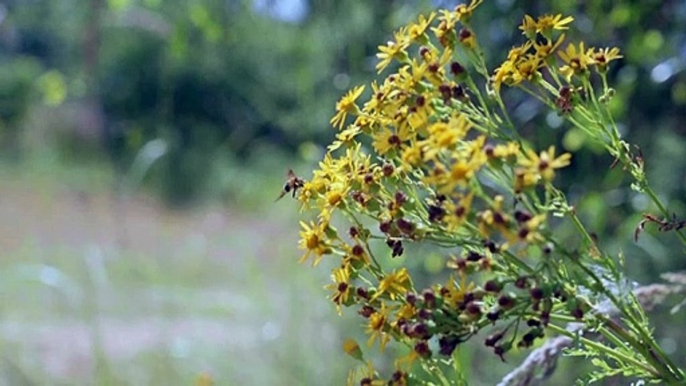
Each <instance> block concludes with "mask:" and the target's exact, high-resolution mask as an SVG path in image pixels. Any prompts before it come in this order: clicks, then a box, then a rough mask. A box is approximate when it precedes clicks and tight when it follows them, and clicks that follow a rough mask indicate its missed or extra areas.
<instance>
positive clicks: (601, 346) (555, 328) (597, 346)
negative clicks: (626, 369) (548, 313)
mask: <svg viewBox="0 0 686 386" xmlns="http://www.w3.org/2000/svg"><path fill="white" fill-rule="evenodd" d="M547 328H549V329H551V330H553V331H555V332H557V333H558V334H561V335H565V336H567V337H569V338H571V339H576V340H578V341H579V342H581V343H582V344H583V345H584V346H587V347H590V348H593V349H595V350H598V351H600V352H601V353H603V354H605V355H607V356H609V357H613V358H615V359H617V360H618V361H620V362H624V363H631V364H633V365H634V366H636V367H639V368H641V369H643V370H644V371H645V372H647V373H649V374H651V375H652V376H653V377H655V378H658V379H664V376H663V375H662V374H660V373H659V372H658V371H657V370H655V369H654V368H652V367H650V366H648V365H647V364H645V363H643V362H641V361H638V360H636V359H635V358H631V357H628V356H626V355H624V354H623V353H621V352H619V351H617V350H614V349H612V348H611V347H607V346H605V345H604V344H601V343H598V342H595V341H593V340H590V339H588V338H584V337H582V336H577V334H575V333H573V332H569V331H567V330H565V329H564V328H562V327H560V326H556V325H554V324H552V323H550V324H548V327H547Z"/></svg>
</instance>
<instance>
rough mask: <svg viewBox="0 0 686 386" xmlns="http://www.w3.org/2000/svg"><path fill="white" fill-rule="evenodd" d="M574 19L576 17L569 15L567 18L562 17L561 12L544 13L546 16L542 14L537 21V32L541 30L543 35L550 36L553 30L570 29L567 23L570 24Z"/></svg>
mask: <svg viewBox="0 0 686 386" xmlns="http://www.w3.org/2000/svg"><path fill="white" fill-rule="evenodd" d="M573 21H574V18H573V17H572V16H567V17H565V18H562V15H561V14H557V15H555V16H553V15H544V16H540V17H539V18H538V22H537V23H536V28H537V32H539V33H540V34H541V35H543V36H545V37H548V38H549V37H550V33H551V32H552V31H553V30H566V29H569V27H568V26H567V24H569V23H571V22H573Z"/></svg>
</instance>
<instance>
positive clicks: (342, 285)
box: [324, 264, 352, 315]
mask: <svg viewBox="0 0 686 386" xmlns="http://www.w3.org/2000/svg"><path fill="white" fill-rule="evenodd" d="M331 279H332V280H333V284H328V285H326V286H325V287H324V288H325V289H327V290H330V291H333V294H332V295H331V301H333V302H334V304H336V311H337V312H338V315H340V314H341V305H342V304H346V303H347V302H348V299H349V298H350V292H351V291H352V287H351V286H350V265H348V264H344V265H343V266H341V267H339V268H336V269H334V270H333V273H332V274H331Z"/></svg>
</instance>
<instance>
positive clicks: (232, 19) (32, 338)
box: [0, 0, 686, 385]
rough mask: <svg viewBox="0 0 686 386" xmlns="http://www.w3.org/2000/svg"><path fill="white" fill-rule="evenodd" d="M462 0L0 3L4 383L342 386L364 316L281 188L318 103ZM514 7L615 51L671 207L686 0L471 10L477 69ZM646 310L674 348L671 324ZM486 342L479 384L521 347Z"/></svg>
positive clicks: (466, 354) (605, 173)
mask: <svg viewBox="0 0 686 386" xmlns="http://www.w3.org/2000/svg"><path fill="white" fill-rule="evenodd" d="M455 4H456V2H453V1H433V2H432V1H419V0H416V1H410V0H408V1H393V0H388V1H373V2H368V1H362V0H341V1H333V0H320V1H307V0H253V1H250V0H59V1H57V0H5V1H0V181H1V182H0V355H1V358H0V384H6V385H33V384H36V385H43V384H70V385H71V384H73V385H77V384H78V385H84V384H98V385H100V384H132V385H149V384H179V385H183V384H185V385H191V384H193V383H194V382H195V381H196V380H197V379H198V377H200V378H202V377H203V374H204V375H205V376H209V377H211V378H212V379H214V381H215V382H216V384H218V385H234V384H235V385H239V384H240V385H265V384H279V385H305V384H307V385H330V384H331V385H332V384H341V383H343V382H344V380H345V376H346V373H347V369H348V368H349V367H351V366H353V365H354V362H353V360H352V359H350V358H348V357H345V356H344V354H343V353H342V350H341V342H342V340H343V338H344V337H347V336H358V337H359V336H360V335H359V332H360V331H361V328H359V325H360V323H361V322H362V321H361V320H360V318H359V317H356V316H355V312H354V310H347V311H348V312H347V313H344V317H341V318H339V317H338V316H337V315H336V312H335V309H334V307H333V306H332V305H330V304H329V303H328V302H327V301H326V299H325V298H324V296H325V294H324V292H323V291H322V289H321V287H322V286H323V285H324V284H326V283H327V281H328V274H329V272H328V270H327V268H330V267H327V266H326V264H323V266H320V267H319V268H317V269H316V270H313V269H310V268H309V267H305V266H299V265H298V264H297V262H296V261H297V258H298V256H299V252H298V251H297V237H298V236H297V222H298V217H299V214H298V207H297V206H298V205H297V204H296V203H294V202H292V201H291V202H289V201H288V200H286V199H284V200H281V201H279V202H278V203H274V199H275V198H276V196H277V195H278V193H279V191H280V189H281V186H282V184H283V181H284V179H285V173H286V171H287V170H288V168H289V167H290V168H293V170H295V171H296V173H298V174H300V175H303V176H304V177H305V178H307V177H308V171H309V170H311V169H312V168H313V166H314V165H316V162H317V161H318V160H319V159H320V158H321V157H322V154H323V151H324V148H325V146H326V145H327V143H328V141H330V140H331V139H332V138H333V134H334V131H333V130H332V129H331V128H330V127H329V126H328V120H329V117H330V116H331V115H332V113H333V107H334V103H335V101H336V100H337V99H338V97H339V96H340V95H342V94H343V93H344V92H345V91H346V90H347V89H348V88H349V87H351V86H353V85H356V84H360V83H363V82H367V81H369V80H370V79H373V78H374V76H375V71H374V64H375V57H374V54H375V51H376V47H377V45H379V44H383V43H384V42H385V41H387V40H388V39H389V38H390V36H391V32H392V31H393V30H394V29H395V28H397V27H399V26H400V25H402V24H403V23H405V22H407V21H409V20H412V19H415V18H416V15H417V14H418V13H419V12H426V11H429V10H431V9H434V8H436V7H453V6H455ZM525 13H528V14H532V15H539V14H543V13H565V14H572V15H574V16H575V18H576V22H575V23H574V27H573V29H572V30H571V31H569V33H568V39H569V38H573V37H574V38H580V39H584V40H585V41H587V42H588V44H590V45H598V46H613V45H616V46H619V47H620V48H621V49H622V52H623V54H624V56H625V58H624V59H623V60H621V61H620V62H619V63H617V64H616V65H614V66H613V67H612V70H611V77H612V81H613V84H614V85H615V88H616V89H617V91H618V93H617V97H616V98H615V100H614V101H613V105H612V108H613V110H614V111H615V113H616V117H617V120H618V121H619V122H621V129H622V131H623V133H624V134H625V135H626V137H627V138H628V140H629V141H630V142H632V143H636V144H638V145H639V146H640V148H641V149H642V151H643V154H644V156H645V158H646V162H647V169H648V172H649V178H650V179H651V180H652V182H653V184H654V186H655V188H656V190H657V191H658V192H659V194H660V195H661V197H662V198H663V200H664V202H667V203H668V206H669V208H670V211H673V212H674V213H675V214H676V215H677V216H679V217H681V218H683V217H686V207H685V206H684V202H686V201H685V200H684V198H685V187H686V162H684V161H685V158H684V154H686V142H685V141H684V135H686V123H684V122H686V2H684V1H681V0H673V1H657V0H649V1H638V0H636V1H622V2H610V1H599V0H587V1H582V2H578V3H577V2H550V3H549V4H545V2H537V1H515V0H497V1H486V2H485V4H483V5H482V6H481V7H480V9H479V12H478V13H477V15H476V17H475V21H474V24H475V27H476V31H477V33H478V35H479V39H480V42H481V44H482V45H483V46H484V48H485V49H486V51H487V53H488V58H489V63H490V64H491V66H492V67H494V66H496V65H497V63H498V61H499V60H502V59H504V57H505V56H506V54H507V50H508V49H509V48H510V47H511V46H512V45H513V44H517V42H518V41H520V40H519V39H520V34H519V31H518V30H517V25H518V24H519V23H520V22H521V20H522V18H523V15H524V14H525ZM507 102H508V105H509V107H511V111H513V116H514V118H515V120H516V122H517V124H518V126H519V127H521V130H522V132H523V133H524V135H525V136H526V137H527V138H529V139H530V140H531V141H532V143H533V144H535V145H536V146H537V147H538V148H543V147H547V146H548V144H551V143H561V144H563V146H564V147H565V148H566V149H567V150H569V151H574V152H575V157H574V161H573V164H572V166H571V167H570V168H568V169H567V170H565V171H564V172H563V173H562V174H561V177H559V183H560V186H562V187H563V188H564V189H565V190H566V191H568V192H569V197H570V199H571V200H572V202H573V204H575V205H576V206H577V208H578V209H579V212H580V213H581V215H582V217H583V219H584V220H585V221H586V223H587V224H588V225H589V228H590V229H591V230H593V231H594V232H595V233H596V234H597V235H598V237H599V239H600V242H601V245H603V246H604V247H605V248H606V249H607V250H608V251H610V252H612V253H617V252H618V251H620V250H622V251H623V252H624V253H625V255H626V258H627V268H628V274H629V276H630V277H631V278H632V279H633V280H636V281H637V282H640V283H650V282H655V281H659V274H660V273H662V272H665V271H675V270H681V269H684V268H685V267H686V259H684V254H683V249H682V248H681V247H680V246H679V244H678V243H677V240H676V238H675V237H674V236H673V235H670V234H657V233H655V232H654V231H653V230H652V229H650V230H649V231H648V232H646V233H644V234H643V236H642V237H641V239H640V241H639V242H638V243H635V242H633V240H632V235H633V230H634V228H635V226H636V225H637V224H638V221H639V220H640V218H641V217H640V214H641V212H645V211H651V210H652V209H653V208H650V207H649V206H647V201H646V200H645V199H644V198H643V197H641V196H640V195H636V194H635V193H634V192H632V191H631V190H630V189H629V186H628V185H629V183H630V181H629V180H628V179H627V177H626V176H624V174H623V173H622V171H621V170H610V169H609V167H610V165H611V163H612V159H610V158H609V157H608V156H607V155H606V154H604V153H603V152H602V151H601V149H600V147H599V146H597V145H595V144H593V143H590V142H588V141H587V140H586V139H585V138H584V136H583V134H582V133H580V132H576V131H573V130H572V131H570V130H569V128H568V127H567V126H566V125H564V124H562V122H561V121H560V119H559V118H558V117H557V116H555V115H554V114H549V113H548V112H547V111H546V110H544V109H542V108H541V106H540V105H539V104H537V103H536V102H534V101H532V100H529V99H525V98H522V96H521V95H519V94H516V93H510V94H508V95H507ZM559 232H560V234H561V235H562V236H564V235H565V234H567V233H571V231H570V230H569V229H567V228H566V227H565V226H562V227H561V228H560V230H559ZM427 266H428V265H427ZM419 269H422V268H421V267H419ZM677 300H678V299H677ZM651 316H652V317H653V318H654V322H655V325H656V326H657V329H656V334H657V336H658V338H659V339H660V341H661V342H662V343H663V345H664V347H665V350H666V351H667V352H670V353H674V354H675V355H676V354H677V351H678V350H677V347H678V343H679V342H680V341H683V339H686V333H684V331H683V330H682V329H681V328H680V327H679V326H680V325H681V323H683V322H684V318H683V315H680V314H677V315H669V313H668V307H662V308H659V309H658V310H657V311H655V312H653V313H651ZM479 346H480V342H478V341H475V342H472V343H470V344H468V345H467V346H466V347H465V348H464V349H463V350H462V352H461V356H462V358H463V359H464V361H465V369H466V371H467V372H468V373H469V377H470V378H471V379H472V381H473V384H477V385H478V384H484V385H489V384H494V383H496V382H497V380H499V379H500V378H502V376H503V375H504V374H506V373H507V371H508V369H511V368H512V367H513V366H514V365H515V364H516V363H518V360H519V359H520V358H521V357H522V355H519V356H517V355H515V356H513V357H512V359H511V360H510V362H509V363H507V364H502V363H500V362H498V361H496V360H495V358H494V357H492V356H491V355H490V354H483V353H482V352H481V351H480V349H479V348H478V347H479ZM478 358H485V360H486V362H483V361H482V360H476V359H478ZM676 360H677V361H679V362H680V363H681V364H682V365H683V364H685V362H686V361H685V360H684V358H683V355H682V357H678V356H677V357H676ZM485 363H487V364H488V365H486V364H485ZM575 363H578V362H572V361H570V360H565V361H564V362H563V363H562V364H561V365H560V367H559V369H558V371H557V373H556V375H555V377H556V379H557V380H558V381H557V382H560V383H557V384H571V382H569V383H568V381H569V379H570V377H571V376H575V374H578V373H579V372H582V371H583V370H580V368H579V367H578V366H572V365H571V364H575Z"/></svg>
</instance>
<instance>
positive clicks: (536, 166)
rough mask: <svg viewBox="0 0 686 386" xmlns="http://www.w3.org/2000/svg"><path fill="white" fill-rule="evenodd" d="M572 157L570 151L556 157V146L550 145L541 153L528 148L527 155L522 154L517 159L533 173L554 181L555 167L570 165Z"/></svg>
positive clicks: (518, 162) (519, 163) (520, 164)
mask: <svg viewBox="0 0 686 386" xmlns="http://www.w3.org/2000/svg"><path fill="white" fill-rule="evenodd" d="M571 158H572V155H571V154H569V153H564V154H562V155H560V156H559V157H557V158H555V146H550V147H549V148H548V150H544V151H542V152H541V154H540V155H538V154H536V152H534V151H533V150H531V149H527V150H526V156H521V157H520V158H519V159H518V160H517V164H518V165H519V166H522V167H524V168H525V169H526V170H527V171H529V172H531V173H534V174H538V175H540V176H541V177H542V178H543V179H544V180H546V181H552V180H553V178H554V177H555V169H560V168H563V167H565V166H567V165H569V163H570V159H571Z"/></svg>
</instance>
